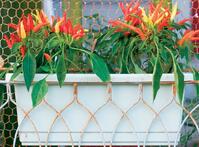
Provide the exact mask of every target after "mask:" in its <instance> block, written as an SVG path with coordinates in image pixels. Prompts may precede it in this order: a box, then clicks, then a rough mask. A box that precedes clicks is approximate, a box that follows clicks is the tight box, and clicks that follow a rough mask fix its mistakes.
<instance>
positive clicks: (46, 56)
mask: <svg viewBox="0 0 199 147" xmlns="http://www.w3.org/2000/svg"><path fill="white" fill-rule="evenodd" d="M44 57H45V59H46V60H47V61H48V62H51V61H52V58H51V56H50V55H49V54H47V53H44Z"/></svg>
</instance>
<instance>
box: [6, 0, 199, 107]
mask: <svg viewBox="0 0 199 147" xmlns="http://www.w3.org/2000/svg"><path fill="white" fill-rule="evenodd" d="M119 6H120V8H121V10H122V12H123V18H122V19H117V20H111V21H110V22H109V24H110V26H109V27H107V26H105V27H103V28H102V31H101V33H99V32H97V30H96V32H95V34H94V35H93V36H92V34H90V33H86V31H85V30H84V29H83V27H82V26H81V25H80V24H76V25H74V24H73V23H72V22H71V20H70V19H69V18H67V16H66V13H64V15H63V17H62V18H59V17H58V18H54V17H52V21H49V19H48V18H47V17H46V15H45V14H44V13H43V11H36V13H35V14H28V16H23V17H22V18H21V21H20V22H19V23H18V24H17V25H16V24H9V27H11V28H13V29H15V30H16V32H17V33H12V34H10V36H9V37H8V36H7V35H4V39H5V40H6V42H7V45H8V47H9V48H10V49H11V51H12V52H11V55H10V56H15V57H17V61H16V63H15V64H14V65H10V66H11V67H12V68H13V73H14V74H13V77H12V80H14V79H15V78H16V77H17V75H18V74H20V73H23V75H24V79H25V83H26V86H27V89H28V90H29V89H30V87H31V86H32V82H33V80H34V76H35V74H36V73H47V74H52V73H56V75H57V80H58V82H59V85H60V87H61V86H62V85H63V84H64V80H65V78H66V77H67V73H68V72H80V73H84V72H86V73H87V72H90V71H91V70H90V69H92V71H93V72H94V73H95V74H96V75H97V76H98V77H99V78H100V79H101V80H102V81H104V82H108V81H110V80H111V79H110V74H109V71H110V72H111V73H121V74H122V73H136V74H139V73H152V74H153V83H152V85H153V97H154V99H155V97H156V95H157V92H158V90H159V88H160V80H161V76H162V74H163V73H174V75H175V83H176V87H177V92H178V97H179V100H180V102H182V100H183V93H184V75H183V73H182V71H183V69H184V68H187V67H191V64H190V61H191V57H192V56H193V55H194V52H193V49H194V46H193V45H192V41H194V40H199V38H198V37H197V34H198V33H199V30H196V31H191V30H189V27H190V26H189V24H188V23H187V21H190V20H191V19H189V18H188V19H184V20H181V21H179V22H175V21H174V20H175V17H176V16H177V15H178V14H179V13H178V10H177V4H175V5H173V6H172V8H171V6H170V4H168V3H167V5H166V4H165V3H164V0H160V2H158V3H151V4H149V6H148V7H147V8H144V7H141V6H140V3H139V1H137V2H136V3H134V1H131V2H130V3H123V2H120V3H119ZM93 17H97V18H98V17H99V16H98V15H97V14H96V15H94V16H93ZM99 20H100V18H99ZM91 36H92V37H91ZM89 40H94V43H93V44H90V42H89ZM10 56H9V57H10ZM191 68H192V67H191ZM193 71H194V72H193V73H194V77H195V79H198V74H197V72H195V70H194V69H193ZM45 78H46V77H45ZM40 89H44V91H43V92H41V91H40ZM47 89H48V88H47V84H46V80H45V79H42V80H41V81H38V83H36V84H34V86H33V91H32V92H33V93H34V94H32V95H33V97H32V99H33V105H34V106H36V105H37V104H39V102H40V101H41V100H42V98H43V97H44V96H45V94H46V93H47Z"/></svg>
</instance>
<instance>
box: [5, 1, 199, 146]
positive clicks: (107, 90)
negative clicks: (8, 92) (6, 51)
mask: <svg viewBox="0 0 199 147" xmlns="http://www.w3.org/2000/svg"><path fill="white" fill-rule="evenodd" d="M162 3H163V0H162V1H161V2H160V3H158V4H150V5H149V7H148V8H146V9H145V8H142V7H141V6H140V3H139V2H137V3H135V4H134V2H133V1H132V2H130V3H127V4H124V3H119V5H120V8H121V10H122V12H123V14H124V18H123V19H118V20H111V21H110V22H109V23H110V25H111V27H109V28H107V29H105V30H104V31H103V32H102V33H101V34H100V35H98V36H95V40H96V44H95V45H94V46H93V48H92V49H88V46H87V45H85V43H83V42H84V37H85V36H86V35H87V33H86V32H85V31H84V29H83V28H82V26H81V25H80V24H77V25H73V24H72V22H71V21H70V19H68V18H67V16H66V14H64V16H63V17H62V18H52V22H50V21H49V20H48V18H47V17H46V15H45V14H44V13H43V12H42V11H36V14H33V15H31V14H29V15H28V16H23V17H22V19H21V21H20V22H19V24H17V25H15V24H9V27H11V28H13V29H15V30H16V32H17V33H15V34H10V38H9V37H8V36H6V35H5V36H4V38H5V40H6V42H7V44H8V47H9V48H11V55H10V56H9V58H10V57H11V56H14V57H16V62H15V63H14V64H13V65H10V66H11V67H12V69H13V71H12V72H13V73H12V74H6V80H7V81H9V82H10V81H13V82H14V86H15V97H16V103H17V115H18V124H19V129H18V130H19V136H20V140H21V142H22V144H23V145H44V144H49V145H78V144H81V145H107V144H108V145H109V144H114V145H133V144H135V145H145V144H147V145H168V144H170V145H174V144H176V143H177V142H178V141H179V138H178V131H179V128H180V123H181V119H182V111H183V110H182V105H183V94H184V80H192V79H193V76H192V74H183V72H182V70H183V69H184V68H187V67H188V66H191V61H190V57H191V56H192V55H194V52H193V49H194V46H193V45H192V43H191V41H193V40H198V38H197V37H196V35H197V34H198V32H199V31H191V30H189V29H188V28H189V25H188V24H187V23H186V22H187V21H189V20H190V19H185V20H182V21H180V22H177V23H176V22H175V21H174V18H175V16H176V15H177V13H178V12H177V4H175V5H174V6H173V8H172V10H171V9H170V8H169V6H168V7H165V6H163V5H162ZM146 10H147V11H146ZM184 31H185V32H184ZM5 60H6V59H5ZM191 68H192V67H191ZM192 69H193V68H192ZM5 73H7V71H5ZM92 73H95V74H96V75H97V76H96V75H95V74H92ZM110 73H112V74H111V75H110ZM193 73H194V74H193V75H194V78H195V79H196V80H197V79H198V73H197V72H196V71H195V70H194V69H193ZM176 91H177V92H176Z"/></svg>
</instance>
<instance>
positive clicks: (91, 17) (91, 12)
mask: <svg viewBox="0 0 199 147" xmlns="http://www.w3.org/2000/svg"><path fill="white" fill-rule="evenodd" d="M119 1H124V2H127V1H130V0H83V1H81V0H62V1H60V0H57V1H56V0H54V3H53V2H52V1H51V0H46V1H45V0H44V1H43V2H46V3H49V4H50V3H51V6H52V8H53V9H56V10H60V9H66V11H67V13H68V15H69V16H70V17H71V18H77V19H75V20H73V21H74V22H82V24H83V26H84V27H85V28H86V29H89V30H90V34H91V36H93V35H95V33H100V32H101V31H103V28H104V27H105V26H106V25H107V22H108V20H110V19H113V18H117V17H120V16H121V11H120V9H119V7H118V5H117V3H118V2H119ZM148 2H149V1H147V0H145V1H144V0H143V4H146V3H148ZM180 2H181V5H182V7H183V8H185V9H186V11H188V12H189V11H190V14H192V15H193V16H194V19H193V29H198V24H199V23H198V20H199V19H198V17H197V16H198V13H199V11H198V10H199V4H198V0H182V1H180ZM187 3H190V6H191V7H189V6H187ZM40 8H42V2H41V1H40V0H11V1H8V0H2V1H0V28H1V31H0V55H1V58H0V67H6V66H7V64H8V63H10V62H14V58H10V59H6V57H7V56H8V54H9V52H10V50H9V49H8V48H7V46H6V43H5V41H4V40H3V34H8V33H9V32H12V31H13V30H12V29H9V28H8V27H7V24H8V23H10V22H12V23H17V22H18V20H19V19H20V17H21V16H22V14H23V13H24V14H27V13H29V12H32V11H34V10H35V9H40ZM44 10H45V8H44ZM56 10H53V12H54V14H53V13H52V12H50V11H49V10H46V12H49V13H47V14H48V15H52V14H53V15H58V14H59V15H61V14H60V13H57V11H56ZM183 15H184V14H183V13H182V14H181V15H180V16H182V17H183ZM92 41H93V40H91V42H92ZM5 59H6V60H5ZM3 65H4V66H3ZM2 82H3V81H2ZM189 86H190V85H189ZM192 88H193V87H191V88H187V89H189V91H190V89H192ZM0 90H2V91H5V93H4V94H3V95H2V96H0V101H1V105H0V145H1V146H11V145H12V144H13V140H14V138H15V133H16V128H17V117H16V106H15V103H13V102H14V101H13V102H11V101H10V100H9V99H8V97H7V94H6V87H5V85H4V86H3V85H2V84H1V86H0ZM192 92H193V91H191V92H187V94H186V96H187V99H186V101H185V106H184V108H186V111H185V115H184V118H186V116H187V113H188V112H191V111H193V113H188V114H189V117H188V119H187V120H186V122H185V123H184V125H183V128H182V130H181V131H182V135H181V145H182V146H191V145H190V144H188V143H190V142H191V140H194V141H196V142H197V140H198V138H197V137H198V132H197V127H198V126H197V125H196V124H198V122H199V120H198V115H197V114H198V109H197V107H196V106H197V104H198V98H195V97H194V94H193V93H192ZM12 95H14V93H12ZM195 108H196V109H195ZM186 112H187V113H186ZM190 116H191V117H190ZM194 123H195V124H194ZM17 145H20V143H19V141H18V140H17V143H16V146H17ZM196 146H197V145H196Z"/></svg>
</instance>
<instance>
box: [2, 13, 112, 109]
mask: <svg viewBox="0 0 199 147" xmlns="http://www.w3.org/2000/svg"><path fill="white" fill-rule="evenodd" d="M9 27H11V28H13V29H15V30H16V32H17V33H12V34H10V36H7V35H4V39H5V40H6V42H7V45H8V47H9V48H10V49H11V55H10V56H15V57H17V60H16V62H15V63H14V65H10V68H13V76H12V78H11V79H12V80H14V79H15V78H16V77H17V76H18V75H19V74H20V73H23V75H24V80H25V84H26V87H27V89H28V90H29V89H30V87H31V86H32V83H33V80H34V76H35V74H36V73H47V74H51V73H56V74H57V80H58V82H59V85H60V86H62V85H63V84H64V80H65V77H66V73H67V72H71V71H73V72H74V71H75V72H85V71H84V69H85V68H93V72H94V73H96V74H97V76H98V77H99V78H100V79H102V80H103V81H104V82H107V81H109V80H110V75H109V71H108V68H107V66H106V63H105V62H104V61H103V59H101V58H100V57H99V56H97V55H96V53H94V52H92V51H90V50H88V49H86V48H84V47H83V45H82V39H83V38H84V37H85V32H84V29H83V28H82V26H81V25H80V24H76V25H73V24H72V22H71V20H70V19H68V18H67V16H66V13H64V15H63V17H62V18H52V22H51V23H50V21H49V19H48V18H47V16H46V15H45V14H44V12H43V11H36V13H35V14H28V16H23V17H22V18H21V21H20V22H19V23H18V24H9ZM10 56H9V57H10ZM85 58H86V60H85ZM87 66H89V67H87ZM45 78H46V77H45ZM32 89H33V90H32V102H33V106H34V107H35V106H36V105H38V104H39V103H40V102H41V100H42V99H43V98H44V97H45V95H46V93H47V90H48V87H47V83H46V80H45V79H41V80H40V81H38V82H37V83H35V84H34V85H33V88H32Z"/></svg>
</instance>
